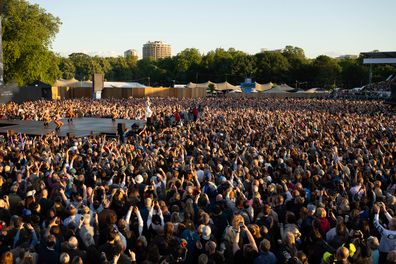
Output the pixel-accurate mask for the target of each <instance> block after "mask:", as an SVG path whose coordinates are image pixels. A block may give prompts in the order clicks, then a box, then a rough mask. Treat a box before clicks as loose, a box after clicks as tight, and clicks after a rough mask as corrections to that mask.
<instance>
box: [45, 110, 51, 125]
mask: <svg viewBox="0 0 396 264" xmlns="http://www.w3.org/2000/svg"><path fill="white" fill-rule="evenodd" d="M43 121H44V127H45V128H47V127H48V126H49V124H50V123H51V116H50V114H49V111H48V110H46V111H45V112H44V116H43Z"/></svg>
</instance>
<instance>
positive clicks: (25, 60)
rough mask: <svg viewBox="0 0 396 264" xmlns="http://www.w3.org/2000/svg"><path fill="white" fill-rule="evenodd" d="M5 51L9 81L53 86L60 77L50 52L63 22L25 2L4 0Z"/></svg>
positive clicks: (6, 76)
mask: <svg viewBox="0 0 396 264" xmlns="http://www.w3.org/2000/svg"><path fill="white" fill-rule="evenodd" d="M3 1H4V14H3V15H4V16H3V17H4V18H3V23H2V26H3V51H4V71H5V80H6V81H8V82H9V81H15V82H17V83H18V84H19V85H23V84H27V83H30V82H33V81H35V80H41V81H44V82H48V83H53V82H54V81H55V80H56V79H57V78H59V77H60V74H61V72H60V71H59V68H58V64H59V62H58V59H57V57H56V56H55V54H54V53H53V52H51V51H50V50H49V48H50V45H51V42H52V40H53V38H54V37H55V34H56V33H57V32H58V30H59V25H60V24H61V23H60V20H59V18H56V17H54V16H53V15H51V14H49V13H47V12H46V11H45V10H44V9H42V8H40V7H39V6H38V5H32V4H30V3H29V2H28V1H26V0H3Z"/></svg>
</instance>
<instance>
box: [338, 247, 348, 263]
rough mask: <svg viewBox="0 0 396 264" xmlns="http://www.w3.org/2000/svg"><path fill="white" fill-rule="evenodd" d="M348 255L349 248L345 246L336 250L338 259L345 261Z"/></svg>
mask: <svg viewBox="0 0 396 264" xmlns="http://www.w3.org/2000/svg"><path fill="white" fill-rule="evenodd" d="M348 257H349V250H348V249H347V248H346V247H340V248H338V249H337V252H336V259H337V260H338V261H346V260H348Z"/></svg>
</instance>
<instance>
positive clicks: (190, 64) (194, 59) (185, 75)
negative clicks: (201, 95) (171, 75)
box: [175, 48, 202, 82]
mask: <svg viewBox="0 0 396 264" xmlns="http://www.w3.org/2000/svg"><path fill="white" fill-rule="evenodd" d="M201 61H202V56H201V54H200V53H199V50H197V49H194V48H192V49H185V50H183V51H181V52H180V53H179V54H177V55H176V57H175V77H176V79H177V80H178V81H181V82H188V81H190V80H191V77H192V76H194V75H195V73H194V70H197V68H198V66H199V65H200V64H201Z"/></svg>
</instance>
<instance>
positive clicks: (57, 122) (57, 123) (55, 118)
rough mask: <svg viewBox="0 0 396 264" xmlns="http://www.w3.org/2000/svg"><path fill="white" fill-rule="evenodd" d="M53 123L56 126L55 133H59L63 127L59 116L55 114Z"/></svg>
mask: <svg viewBox="0 0 396 264" xmlns="http://www.w3.org/2000/svg"><path fill="white" fill-rule="evenodd" d="M54 123H55V125H56V128H55V131H59V130H60V129H61V127H62V126H63V122H62V121H61V116H60V114H59V113H56V115H55V116H54Z"/></svg>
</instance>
